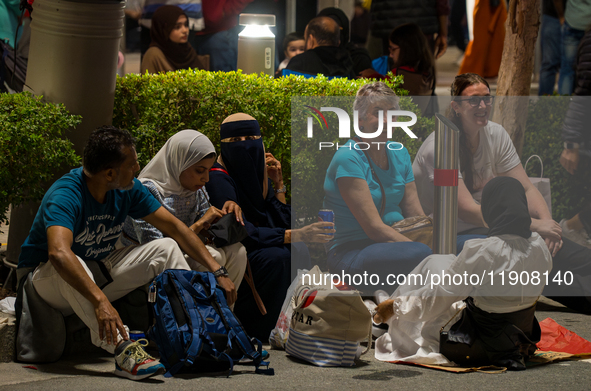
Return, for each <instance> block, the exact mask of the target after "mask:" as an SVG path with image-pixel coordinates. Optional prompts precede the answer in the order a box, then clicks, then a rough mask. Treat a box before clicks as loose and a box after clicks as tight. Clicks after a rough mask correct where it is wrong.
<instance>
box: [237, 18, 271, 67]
mask: <svg viewBox="0 0 591 391" xmlns="http://www.w3.org/2000/svg"><path fill="white" fill-rule="evenodd" d="M239 23H240V25H241V26H246V27H245V28H244V30H242V32H241V33H240V34H238V69H242V72H244V73H260V72H264V73H266V74H267V75H270V76H273V75H274V74H275V35H274V34H273V33H272V32H271V29H269V27H273V26H275V15H261V14H240V20H239Z"/></svg>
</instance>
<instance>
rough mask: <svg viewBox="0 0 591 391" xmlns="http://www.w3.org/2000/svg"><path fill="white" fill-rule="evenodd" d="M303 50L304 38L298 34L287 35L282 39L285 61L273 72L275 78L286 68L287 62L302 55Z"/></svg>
mask: <svg viewBox="0 0 591 391" xmlns="http://www.w3.org/2000/svg"><path fill="white" fill-rule="evenodd" d="M304 50H305V41H304V36H303V35H301V34H300V33H289V34H287V35H286V36H285V38H284V39H283V54H285V60H283V61H281V64H279V66H278V67H277V71H276V72H275V75H276V76H281V71H282V70H283V69H284V68H285V67H286V66H287V64H288V63H289V60H291V58H292V57H295V56H297V55H298V54H301V53H303V52H304Z"/></svg>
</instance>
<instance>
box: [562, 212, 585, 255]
mask: <svg viewBox="0 0 591 391" xmlns="http://www.w3.org/2000/svg"><path fill="white" fill-rule="evenodd" d="M560 228H562V236H563V237H565V238H567V239H570V240H572V241H573V242H575V243H577V244H580V245H581V246H585V247H587V248H591V238H589V235H588V234H587V231H585V230H584V229H581V230H575V229H570V228H568V225H567V224H566V219H562V220H561V221H560Z"/></svg>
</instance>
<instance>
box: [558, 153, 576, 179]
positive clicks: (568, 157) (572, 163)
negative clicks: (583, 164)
mask: <svg viewBox="0 0 591 391" xmlns="http://www.w3.org/2000/svg"><path fill="white" fill-rule="evenodd" d="M560 164H562V167H564V169H565V170H566V171H568V172H569V174H571V175H575V171H576V170H577V168H578V167H579V149H578V148H573V149H563V150H562V153H561V154H560Z"/></svg>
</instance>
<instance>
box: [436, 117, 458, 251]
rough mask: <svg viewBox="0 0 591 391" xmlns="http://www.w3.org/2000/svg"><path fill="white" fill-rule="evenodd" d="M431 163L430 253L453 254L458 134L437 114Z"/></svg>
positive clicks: (456, 212)
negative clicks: (432, 165) (431, 247)
mask: <svg viewBox="0 0 591 391" xmlns="http://www.w3.org/2000/svg"><path fill="white" fill-rule="evenodd" d="M435 116H436V118H437V129H436V130H435V161H434V168H435V171H434V173H433V184H434V186H435V205H434V208H433V253H434V254H455V253H456V251H457V243H456V242H457V234H458V232H457V228H458V169H459V167H460V164H459V148H460V130H459V129H458V128H457V127H456V125H454V123H453V122H451V121H450V120H449V119H447V118H445V117H444V116H443V115H441V114H435Z"/></svg>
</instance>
